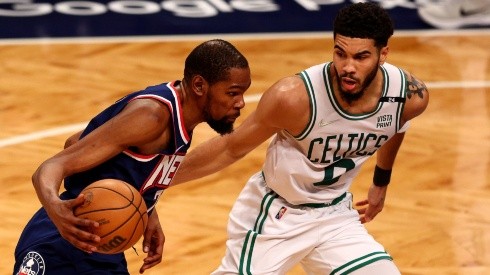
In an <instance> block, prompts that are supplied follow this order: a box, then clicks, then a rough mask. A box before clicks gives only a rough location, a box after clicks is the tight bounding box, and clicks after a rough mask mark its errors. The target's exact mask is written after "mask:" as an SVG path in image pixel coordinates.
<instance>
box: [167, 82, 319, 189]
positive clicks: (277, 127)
mask: <svg viewBox="0 0 490 275" xmlns="http://www.w3.org/2000/svg"><path fill="white" fill-rule="evenodd" d="M309 106H310V105H309V97H308V95H307V93H306V89H305V87H304V83H303V81H302V80H301V79H300V78H299V77H297V76H291V77H286V78H283V79H281V80H279V81H278V82H276V83H275V84H274V85H272V86H271V87H270V88H269V89H267V91H266V92H264V94H263V95H262V97H261V99H260V101H259V103H258V105H257V108H256V110H255V111H254V112H253V113H252V114H250V115H249V116H248V117H247V118H246V119H245V120H244V121H243V123H242V124H241V125H240V126H238V127H237V128H236V129H235V131H233V132H232V133H230V134H227V135H224V136H217V137H214V138H212V139H210V140H208V141H206V142H203V143H201V144H200V145H198V146H197V147H195V148H194V149H192V150H191V151H190V152H189V153H188V154H187V155H186V157H185V158H184V161H183V162H182V164H181V165H180V167H179V170H178V172H177V174H176V176H175V177H174V179H173V180H172V186H173V185H177V184H180V183H183V182H186V181H190V180H194V179H197V178H201V177H204V176H207V175H210V174H212V173H215V172H217V171H220V170H221V169H223V168H225V167H227V166H228V165H230V164H232V163H234V162H235V161H237V160H239V159H241V158H242V157H244V156H245V155H246V154H248V153H249V152H250V151H252V150H253V149H255V148H256V147H257V146H259V145H260V144H262V143H263V142H264V141H266V140H267V139H269V138H270V137H272V136H273V135H274V134H275V133H277V132H279V131H281V130H287V131H289V132H290V133H291V134H299V133H301V131H303V130H304V127H305V125H306V124H307V122H308V119H309V111H308V110H309Z"/></svg>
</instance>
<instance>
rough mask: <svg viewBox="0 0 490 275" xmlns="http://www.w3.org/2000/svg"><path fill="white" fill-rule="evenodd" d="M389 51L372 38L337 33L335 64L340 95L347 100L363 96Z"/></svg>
mask: <svg viewBox="0 0 490 275" xmlns="http://www.w3.org/2000/svg"><path fill="white" fill-rule="evenodd" d="M387 53H388V47H384V48H382V49H381V50H378V48H376V47H375V45H374V40H372V39H361V38H351V37H346V36H342V35H337V36H336V37H335V45H334V53H333V64H334V70H335V73H336V76H337V81H336V83H337V88H338V89H339V92H340V95H341V96H342V97H343V98H344V99H346V100H347V101H354V100H357V99H359V98H361V97H362V95H363V94H364V91H365V90H366V88H368V87H369V85H370V84H371V83H372V81H373V79H374V78H375V77H376V75H377V73H378V70H379V65H381V64H382V63H383V62H384V60H385V58H386V55H387Z"/></svg>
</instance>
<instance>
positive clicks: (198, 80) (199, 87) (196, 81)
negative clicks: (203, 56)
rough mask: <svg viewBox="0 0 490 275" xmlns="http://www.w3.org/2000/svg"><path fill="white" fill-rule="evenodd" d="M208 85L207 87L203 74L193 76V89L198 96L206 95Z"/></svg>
mask: <svg viewBox="0 0 490 275" xmlns="http://www.w3.org/2000/svg"><path fill="white" fill-rule="evenodd" d="M206 87H207V82H206V80H205V79H204V78H203V77H202V76H200V75H196V76H194V77H193V78H192V90H193V91H194V92H195V93H196V94H197V95H198V96H202V95H204V93H205V91H206Z"/></svg>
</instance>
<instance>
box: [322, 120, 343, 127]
mask: <svg viewBox="0 0 490 275" xmlns="http://www.w3.org/2000/svg"><path fill="white" fill-rule="evenodd" d="M336 121H339V119H336V120H332V121H327V122H324V121H323V119H322V120H320V123H318V126H320V127H324V126H327V125H330V124H332V123H334V122H336Z"/></svg>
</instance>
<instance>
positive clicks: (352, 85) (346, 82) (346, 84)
mask: <svg viewBox="0 0 490 275" xmlns="http://www.w3.org/2000/svg"><path fill="white" fill-rule="evenodd" d="M356 84H357V81H356V80H355V79H352V78H350V77H342V81H341V85H342V89H343V90H344V91H346V92H353V91H354V90H355V89H356Z"/></svg>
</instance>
